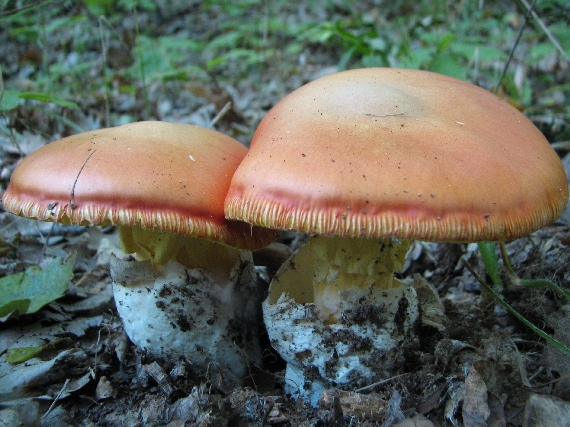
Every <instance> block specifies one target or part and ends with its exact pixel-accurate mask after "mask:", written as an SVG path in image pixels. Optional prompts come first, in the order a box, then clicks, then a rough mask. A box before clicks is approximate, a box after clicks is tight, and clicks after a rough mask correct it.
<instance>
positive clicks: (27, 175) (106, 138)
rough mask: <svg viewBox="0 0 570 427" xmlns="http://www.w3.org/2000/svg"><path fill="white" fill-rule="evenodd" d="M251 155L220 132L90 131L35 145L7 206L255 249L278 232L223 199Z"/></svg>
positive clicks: (185, 128)
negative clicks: (228, 212) (227, 212)
mask: <svg viewBox="0 0 570 427" xmlns="http://www.w3.org/2000/svg"><path fill="white" fill-rule="evenodd" d="M246 153H247V148H246V147H244V146H243V145H242V144H240V143H239V142H238V141H236V140H234V139H233V138H230V137H229V136H226V135H224V134H222V133H220V132H216V131H214V130H211V129H205V128H202V127H199V126H194V125H187V124H173V123H166V122H138V123H131V124H128V125H124V126H119V127H114V128H107V129H101V130H95V131H89V132H84V133H81V134H77V135H73V136H70V137H67V138H63V139H60V140H58V141H55V142H52V143H50V144H47V145H45V146H44V147H42V148H40V149H38V150H36V151H35V152H33V153H32V154H30V155H29V156H27V157H26V158H25V159H23V160H22V162H21V163H20V164H19V165H18V166H17V167H16V169H15V170H14V172H13V174H12V177H11V180H10V184H9V186H8V188H7V190H6V192H5V193H4V196H3V204H4V208H5V209H6V210H7V211H9V212H11V213H14V214H16V215H20V216H24V217H28V218H34V219H39V220H44V221H57V222H62V223H71V224H80V225H90V224H94V225H106V224H114V225H127V226H142V227H144V228H149V229H157V230H159V231H164V232H172V233H177V234H182V235H188V236H195V237H200V238H206V239H210V240H215V241H219V242H222V243H226V244H228V245H231V246H237V247H241V248H247V249H253V248H258V247H262V246H264V245H266V244H268V243H270V242H271V241H272V240H274V238H275V232H274V231H271V230H265V229H262V228H259V227H254V228H253V229H252V227H251V225H250V224H245V223H243V222H238V221H228V220H227V219H226V218H225V217H224V198H225V196H226V192H227V189H228V187H229V185H230V180H231V178H232V175H233V173H234V172H235V169H236V168H237V166H238V165H239V163H240V162H241V160H242V159H243V157H244V156H245V154H246Z"/></svg>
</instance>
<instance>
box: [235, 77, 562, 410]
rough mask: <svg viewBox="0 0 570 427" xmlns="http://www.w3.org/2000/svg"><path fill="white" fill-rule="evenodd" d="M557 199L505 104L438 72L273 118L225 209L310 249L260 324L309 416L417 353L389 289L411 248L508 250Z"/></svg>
mask: <svg viewBox="0 0 570 427" xmlns="http://www.w3.org/2000/svg"><path fill="white" fill-rule="evenodd" d="M567 200H568V186H567V183H566V177H565V172H564V169H563V167H562V164H561V162H560V159H559V158H558V156H557V155H556V153H555V152H554V151H553V150H552V148H551V147H550V145H549V143H548V141H547V140H546V139H545V138H544V136H543V135H542V134H541V133H540V131H539V130H538V129H537V128H536V127H535V126H534V125H533V124H532V123H531V122H530V121H529V120H528V119H527V118H526V117H525V116H524V115H523V114H521V113H520V112H519V111H517V110H516V109H515V108H513V107H512V106H510V105H509V104H508V103H507V102H504V101H503V100H501V99H500V98H498V97H496V96H494V95H492V94H491V93H489V92H487V91H485V90H484V89H482V88H479V87H477V86H474V85H472V84H469V83H466V82H463V81H460V80H456V79H453V78H450V77H447V76H443V75H440V74H436V73H432V72H426V71H418V70H405V69H382V68H370V69H358V70H351V71H345V72H340V73H336V74H332V75H329V76H326V77H322V78H319V79H317V80H315V81H313V82H311V83H308V84H306V85H305V86H303V87H301V88H299V89H297V90H296V91H294V92H292V93H291V94H289V95H288V96H287V97H285V98H284V99H283V100H281V101H280V102H279V103H278V104H277V105H275V106H274V107H273V108H272V109H271V110H270V111H269V113H268V114H267V115H266V117H264V119H263V120H262V121H261V123H260V125H259V127H258V128H257V130H256V132H255V134H254V137H253V140H252V142H251V145H250V151H249V152H248V154H247V155H246V157H245V158H244V160H243V161H242V163H241V164H240V167H239V169H238V170H237V171H236V173H235V175H234V177H233V178H232V182H231V185H230V188H229V190H228V195H227V197H226V207H225V209H226V216H227V217H228V218H230V219H235V220H242V221H246V222H249V223H251V224H255V225H259V226H263V227H269V228H275V229H281V230H298V231H301V232H305V233H308V234H310V235H312V236H314V237H311V238H310V240H309V242H308V244H306V246H304V247H302V248H301V249H300V250H299V251H298V253H297V254H296V255H294V256H293V257H292V258H291V259H290V261H289V262H288V263H286V264H285V265H284V266H282V267H281V269H280V270H279V271H278V272H277V274H276V276H275V278H274V279H273V281H272V282H271V284H270V290H269V296H268V298H267V300H266V301H265V302H264V303H263V311H264V320H265V323H266V327H267V329H268V332H269V336H270V339H271V343H272V345H273V346H274V347H275V348H276V349H277V351H278V352H279V353H280V354H281V356H282V357H283V358H284V359H285V361H286V362H287V370H286V380H287V381H286V387H287V388H288V390H289V391H291V392H296V391H298V392H299V393H300V394H301V395H302V396H304V397H306V398H307V399H309V400H311V401H312V402H313V403H315V402H316V400H317V399H318V393H319V391H320V390H322V389H323V387H326V386H328V385H330V384H335V385H337V386H345V387H347V386H357V385H364V384H365V383H371V382H374V381H377V380H380V379H382V378H385V377H387V376H389V375H390V374H391V372H392V371H393V370H394V368H395V367H396V365H397V363H398V362H399V361H400V360H401V356H402V354H403V347H405V346H404V344H405V342H406V341H407V340H409V341H411V342H412V343H413V339H414V334H413V327H412V326H413V325H414V321H415V319H416V318H417V316H418V305H417V301H416V297H415V292H414V289H413V287H411V286H409V285H408V284H406V282H403V281H401V280H398V279H396V278H394V275H393V273H394V272H398V271H400V270H401V269H402V266H403V260H404V257H405V254H406V252H407V251H408V248H409V247H410V244H411V241H412V240H413V239H419V240H426V241H455V242H475V241H481V240H495V241H502V240H508V239H515V238H517V237H520V236H524V235H526V234H529V233H531V232H533V231H535V230H537V229H539V228H540V227H542V226H544V225H545V224H548V223H550V222H551V221H553V220H554V219H556V218H557V217H558V216H559V215H560V213H561V212H562V210H563V209H564V206H565V205H566V203H567ZM315 235H316V236H315Z"/></svg>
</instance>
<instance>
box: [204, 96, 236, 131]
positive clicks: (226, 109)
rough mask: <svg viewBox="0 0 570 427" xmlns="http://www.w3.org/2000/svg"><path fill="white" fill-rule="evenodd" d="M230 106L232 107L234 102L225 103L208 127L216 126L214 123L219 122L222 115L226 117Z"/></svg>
mask: <svg viewBox="0 0 570 427" xmlns="http://www.w3.org/2000/svg"><path fill="white" fill-rule="evenodd" d="M230 108H232V103H231V102H228V103H227V104H226V105H224V107H223V108H222V109H221V110H220V112H219V113H218V114H216V117H214V118H213V120H212V122H211V123H210V126H208V127H209V128H212V127H214V125H215V124H216V123H217V122H219V121H220V119H221V118H222V117H224V115H225V114H226V113H227V112H228V111H229V109H230Z"/></svg>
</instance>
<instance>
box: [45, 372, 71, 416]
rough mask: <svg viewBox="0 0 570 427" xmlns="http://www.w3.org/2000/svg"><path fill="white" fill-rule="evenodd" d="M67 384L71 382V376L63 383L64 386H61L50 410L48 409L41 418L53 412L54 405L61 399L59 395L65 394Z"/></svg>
mask: <svg viewBox="0 0 570 427" xmlns="http://www.w3.org/2000/svg"><path fill="white" fill-rule="evenodd" d="M67 384H69V378H68V379H66V380H65V382H64V383H63V386H62V387H61V390H60V391H59V393H58V394H57V396H55V399H54V400H53V402H51V405H50V407H49V408H48V410H47V411H46V413H45V414H43V415H42V416H41V418H45V417H47V416H48V415H49V413H50V412H51V410H52V409H53V407H54V405H55V404H56V402H57V401H58V400H59V397H60V396H61V395H62V394H63V392H64V390H65V389H66V387H67Z"/></svg>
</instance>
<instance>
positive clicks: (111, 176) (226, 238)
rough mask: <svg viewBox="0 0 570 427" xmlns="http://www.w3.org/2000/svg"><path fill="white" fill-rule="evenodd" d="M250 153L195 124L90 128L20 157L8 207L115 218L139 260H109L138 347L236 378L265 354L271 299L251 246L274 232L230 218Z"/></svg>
mask: <svg viewBox="0 0 570 427" xmlns="http://www.w3.org/2000/svg"><path fill="white" fill-rule="evenodd" d="M246 153H247V148H246V147H245V146H243V145H242V144H240V143H239V142H238V141H236V140H234V139H233V138H230V137H229V136H226V135H223V134H221V133H219V132H216V131H214V130H210V129H205V128H201V127H199V126H193V125H185V124H172V123H165V122H139V123H132V124H128V125H124V126H119V127H115V128H108V129H101V130H96V131H90V132H85V133H81V134H78V135H74V136H70V137H67V138H64V139H61V140H58V141H55V142H52V143H50V144H48V145H46V146H44V147H42V148H40V149H39V150H37V151H35V152H33V153H32V154H30V155H29V156H28V157H26V158H25V159H23V160H22V162H21V163H20V164H19V165H18V166H17V167H16V169H15V170H14V172H13V174H12V177H11V180H10V184H9V186H8V188H7V190H6V192H5V193H4V196H3V204H4V208H5V209H6V210H7V211H9V212H11V213H13V214H16V215H20V216H23V217H27V218H33V219H39V220H44V221H57V222H61V223H64V224H78V225H110V224H112V225H117V226H118V228H119V235H120V239H121V245H122V247H123V249H124V251H125V252H126V253H128V254H133V253H134V254H136V258H137V260H136V261H133V260H132V259H119V258H112V260H111V275H112V278H113V282H114V295H115V301H116V305H117V310H118V312H119V315H120V316H121V318H122V320H123V323H124V326H125V331H126V333H127V335H128V336H129V337H130V339H131V340H132V341H133V343H135V344H136V345H137V346H139V347H140V348H142V349H146V350H149V351H150V352H151V353H154V354H156V355H160V356H174V357H186V358H187V359H188V360H189V361H191V362H192V364H193V365H194V366H195V367H196V368H198V369H206V368H208V367H209V366H210V365H211V366H212V367H219V369H220V372H222V374H224V375H225V376H226V377H227V378H228V379H229V380H231V381H235V380H238V379H240V378H241V377H242V376H243V375H244V374H245V372H246V371H245V369H246V365H247V362H248V361H250V360H251V361H254V362H256V361H258V360H259V358H260V351H261V350H260V346H259V344H258V342H257V338H258V337H257V335H256V333H257V332H258V331H257V327H258V326H257V324H261V301H262V300H263V298H264V295H263V292H262V291H261V290H259V289H258V287H257V284H256V281H255V277H256V276H255V272H254V270H253V263H252V259H251V254H250V252H249V250H250V249H255V248H259V247H262V246H265V245H266V244H268V243H270V242H271V241H272V240H274V238H275V232H273V231H270V230H266V229H263V228H259V227H252V226H250V225H249V224H245V223H243V222H238V221H228V220H226V219H225V217H224V211H223V203H224V198H225V195H226V191H227V189H228V186H229V184H230V179H231V177H232V175H233V173H234V171H235V169H236V168H237V166H238V165H239V163H240V162H241V160H242V158H243V157H244V156H245V154H246ZM125 258H127V257H125ZM131 258H132V257H131ZM256 302H257V304H256ZM256 322H257V324H256Z"/></svg>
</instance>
